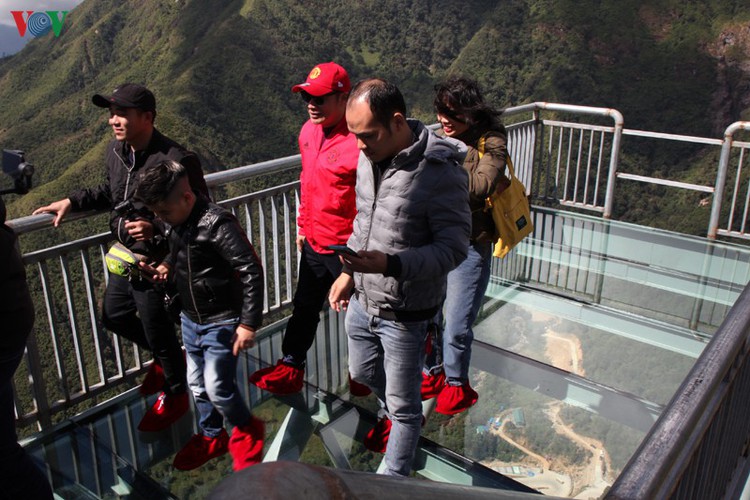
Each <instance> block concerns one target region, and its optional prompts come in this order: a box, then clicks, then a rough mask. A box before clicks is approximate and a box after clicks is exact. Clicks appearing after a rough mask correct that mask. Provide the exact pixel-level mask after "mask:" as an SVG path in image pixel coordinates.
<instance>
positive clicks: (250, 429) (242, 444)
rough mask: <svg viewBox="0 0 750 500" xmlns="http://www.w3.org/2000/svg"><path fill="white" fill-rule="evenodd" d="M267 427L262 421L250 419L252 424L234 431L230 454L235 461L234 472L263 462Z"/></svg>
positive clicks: (230, 442)
mask: <svg viewBox="0 0 750 500" xmlns="http://www.w3.org/2000/svg"><path fill="white" fill-rule="evenodd" d="M265 433H266V425H265V424H264V423H263V421H262V420H260V419H258V418H255V417H250V422H249V423H248V424H247V425H243V426H242V427H240V426H237V427H235V428H234V429H233V430H232V437H231V438H230V439H229V453H231V454H232V459H234V465H233V467H234V470H235V472H236V471H238V470H242V469H244V468H246V467H250V466H251V465H255V464H259V463H260V462H261V461H262V460H263V438H264V436H265Z"/></svg>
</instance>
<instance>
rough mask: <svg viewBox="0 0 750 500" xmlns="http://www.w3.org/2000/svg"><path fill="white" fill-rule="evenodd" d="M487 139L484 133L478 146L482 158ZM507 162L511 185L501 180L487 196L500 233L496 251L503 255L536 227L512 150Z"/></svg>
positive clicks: (495, 252) (486, 202) (486, 206)
mask: <svg viewBox="0 0 750 500" xmlns="http://www.w3.org/2000/svg"><path fill="white" fill-rule="evenodd" d="M484 142H485V136H482V137H481V138H480V139H479V145H478V148H477V151H478V152H479V158H480V159H481V158H482V156H483V155H484ZM505 162H506V164H507V165H508V171H509V172H510V177H511V181H510V185H507V183H501V184H500V185H498V188H497V189H496V191H495V192H494V193H492V194H491V195H490V196H488V197H487V199H486V200H485V211H487V210H489V211H490V213H491V214H492V220H493V221H494V222H495V229H496V230H497V233H498V234H499V235H500V237H499V239H498V240H497V243H495V249H494V251H493V253H492V255H494V256H495V257H500V258H501V259H502V258H503V257H505V256H506V255H507V254H508V252H510V251H511V249H512V248H513V247H514V246H516V245H517V244H518V243H519V242H520V241H521V240H522V239H524V238H525V237H526V236H528V235H529V234H531V232H532V231H534V224H533V223H532V222H531V210H530V207H529V198H528V197H527V196H526V188H525V187H524V185H523V183H522V182H521V181H520V180H518V177H516V174H515V171H514V170H513V162H512V161H511V159H510V153H508V154H506V155H505ZM506 186H507V187H506Z"/></svg>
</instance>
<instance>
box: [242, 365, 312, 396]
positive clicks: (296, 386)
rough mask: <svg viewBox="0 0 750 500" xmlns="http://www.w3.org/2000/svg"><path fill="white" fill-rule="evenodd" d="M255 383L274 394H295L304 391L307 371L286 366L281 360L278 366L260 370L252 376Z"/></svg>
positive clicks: (251, 381)
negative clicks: (303, 386)
mask: <svg viewBox="0 0 750 500" xmlns="http://www.w3.org/2000/svg"><path fill="white" fill-rule="evenodd" d="M249 380H250V383H253V384H255V385H257V386H258V387H260V388H261V389H264V390H266V391H268V392H271V393H273V394H294V393H295V392H299V391H301V390H302V385H303V384H304V382H305V371H304V370H303V369H301V368H296V367H294V366H289V365H285V364H284V363H282V361H281V360H279V362H278V363H276V366H270V367H268V368H263V369H262V370H258V371H256V372H255V373H253V374H252V375H250V378H249Z"/></svg>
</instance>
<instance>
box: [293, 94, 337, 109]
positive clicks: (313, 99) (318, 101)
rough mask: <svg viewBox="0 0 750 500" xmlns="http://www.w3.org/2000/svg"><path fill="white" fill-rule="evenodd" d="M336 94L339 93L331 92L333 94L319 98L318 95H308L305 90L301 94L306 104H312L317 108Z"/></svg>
mask: <svg viewBox="0 0 750 500" xmlns="http://www.w3.org/2000/svg"><path fill="white" fill-rule="evenodd" d="M336 93H337V92H331V93H329V94H326V95H321V96H317V95H310V94H308V93H307V92H305V91H304V90H303V91H302V92H300V93H299V94H300V95H301V96H302V100H303V101H305V102H306V103H308V104H310V103H311V102H312V103H313V104H314V105H316V106H322V105H323V103H325V102H326V99H327V98H328V97H329V96H332V95H333V94H336Z"/></svg>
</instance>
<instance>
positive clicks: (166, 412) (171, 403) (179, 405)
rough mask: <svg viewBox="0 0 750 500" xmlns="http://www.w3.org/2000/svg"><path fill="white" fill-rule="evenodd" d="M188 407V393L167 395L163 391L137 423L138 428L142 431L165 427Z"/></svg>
mask: <svg viewBox="0 0 750 500" xmlns="http://www.w3.org/2000/svg"><path fill="white" fill-rule="evenodd" d="M189 407H190V401H189V399H188V393H187V392H183V393H182V394H172V395H168V394H166V393H164V392H162V393H161V394H159V397H158V398H156V402H155V403H154V405H153V406H152V407H151V408H149V410H148V411H147V412H146V414H145V415H143V418H142V419H141V423H140V424H138V430H139V431H144V432H158V431H161V430H164V429H166V428H167V427H169V426H170V425H172V424H173V423H175V422H177V420H179V419H180V417H181V416H183V415H184V414H185V413H186V412H187V411H188V408H189Z"/></svg>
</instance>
